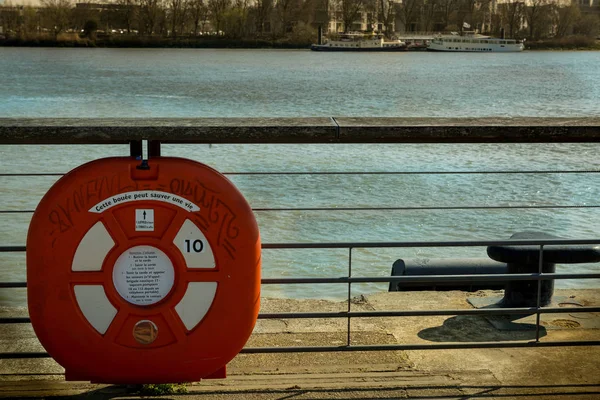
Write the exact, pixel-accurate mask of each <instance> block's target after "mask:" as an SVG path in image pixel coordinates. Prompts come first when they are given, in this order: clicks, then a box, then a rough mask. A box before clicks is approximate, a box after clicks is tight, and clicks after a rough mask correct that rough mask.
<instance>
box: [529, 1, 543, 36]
mask: <svg viewBox="0 0 600 400" xmlns="http://www.w3.org/2000/svg"><path fill="white" fill-rule="evenodd" d="M547 5H548V0H531V2H530V3H529V5H528V6H527V7H526V8H525V19H526V20H527V25H528V27H529V38H530V39H537V38H538V37H539V27H538V25H539V24H540V23H541V22H542V21H543V20H544V17H545V15H544V14H546V13H547Z"/></svg>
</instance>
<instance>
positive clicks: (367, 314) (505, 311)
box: [0, 307, 600, 324]
mask: <svg viewBox="0 0 600 400" xmlns="http://www.w3.org/2000/svg"><path fill="white" fill-rule="evenodd" d="M538 312H539V313H540V314H566V313H569V314H570V313H593V312H600V307H568V308H560V307H559V308H556V307H554V308H539V309H538V308H536V307H529V308H485V309H466V310H465V309H454V310H404V311H351V312H348V311H336V312H305V313H302V312H289V313H260V314H258V319H323V318H382V317H425V316H447V315H475V316H486V315H531V314H536V313H538ZM30 322H31V319H29V318H28V317H2V318H0V324H26V323H30Z"/></svg>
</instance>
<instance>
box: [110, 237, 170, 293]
mask: <svg viewBox="0 0 600 400" xmlns="http://www.w3.org/2000/svg"><path fill="white" fill-rule="evenodd" d="M174 278H175V272H174V269H173V263H171V260H170V259H169V257H168V256H167V255H166V254H165V253H164V252H162V251H161V250H159V249H157V248H156V247H153V246H135V247H132V248H130V249H129V250H126V251H125V252H123V254H121V255H120V256H119V258H118V259H117V262H116V263H115V268H114V269H113V282H114V284H115V289H117V292H118V293H119V295H121V297H122V298H123V299H125V300H127V301H128V302H130V303H132V304H136V305H150V304H154V303H158V302H159V301H161V300H162V299H164V298H165V296H166V295H167V294H168V293H169V292H170V291H171V288H172V287H173V281H174Z"/></svg>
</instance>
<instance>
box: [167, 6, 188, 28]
mask: <svg viewBox="0 0 600 400" xmlns="http://www.w3.org/2000/svg"><path fill="white" fill-rule="evenodd" d="M169 8H170V9H169V17H170V20H171V36H173V37H176V36H177V33H178V32H179V34H182V33H183V31H184V29H185V24H186V20H187V13H188V11H189V9H190V7H189V4H188V1H187V0H169Z"/></svg>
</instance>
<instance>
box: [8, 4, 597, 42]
mask: <svg viewBox="0 0 600 400" xmlns="http://www.w3.org/2000/svg"><path fill="white" fill-rule="evenodd" d="M599 10H600V8H598V6H596V7H595V8H593V7H587V8H586V7H583V8H582V7H580V6H578V5H576V4H574V3H573V4H569V5H564V6H562V5H561V3H560V2H558V1H557V0H527V1H520V0H519V1H518V0H506V1H505V2H502V3H498V2H497V1H495V0H402V1H401V2H398V1H392V0H112V1H108V2H104V3H77V4H74V3H72V2H71V0H41V6H39V7H31V6H21V5H18V4H10V3H5V4H4V5H3V6H0V26H2V28H3V31H4V34H5V35H21V36H27V35H36V34H37V35H40V34H53V35H54V36H55V37H57V36H58V35H60V34H62V33H66V32H73V33H77V34H79V35H81V34H83V35H86V36H88V37H92V36H94V35H96V33H97V32H101V33H102V34H122V35H125V34H129V35H144V36H160V37H171V38H178V37H200V36H207V35H208V36H211V35H212V36H218V37H225V38H230V39H243V38H271V39H276V38H287V39H290V40H296V41H306V42H311V41H314V38H315V36H316V28H317V27H318V26H323V28H324V31H325V32H327V31H334V32H346V31H350V30H353V31H354V30H362V31H378V32H381V33H384V34H385V35H386V36H394V35H395V34H397V33H398V32H406V31H428V32H431V31H438V32H442V31H461V30H463V29H477V30H478V31H480V32H481V33H488V34H493V35H499V34H501V33H505V35H506V37H512V38H529V39H540V38H546V37H564V36H568V35H571V34H579V35H586V36H590V37H595V36H597V35H598V34H599V31H600V16H599V15H600V12H598V11H599ZM594 11H595V12H594Z"/></svg>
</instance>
